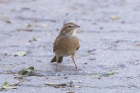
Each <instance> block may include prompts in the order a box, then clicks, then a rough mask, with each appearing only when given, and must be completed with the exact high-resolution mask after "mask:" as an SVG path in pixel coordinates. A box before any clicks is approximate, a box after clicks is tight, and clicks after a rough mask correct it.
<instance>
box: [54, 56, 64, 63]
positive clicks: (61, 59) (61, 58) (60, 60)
mask: <svg viewBox="0 0 140 93" xmlns="http://www.w3.org/2000/svg"><path fill="white" fill-rule="evenodd" d="M62 61H63V57H59V59H58V63H62ZM52 62H56V56H54V57H53V59H52V60H51V63H52Z"/></svg>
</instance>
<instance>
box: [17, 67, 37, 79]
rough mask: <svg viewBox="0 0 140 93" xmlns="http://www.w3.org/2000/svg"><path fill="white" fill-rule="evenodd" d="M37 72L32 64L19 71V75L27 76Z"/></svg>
mask: <svg viewBox="0 0 140 93" xmlns="http://www.w3.org/2000/svg"><path fill="white" fill-rule="evenodd" d="M35 72H36V70H34V67H33V66H31V67H29V68H28V69H26V68H23V69H21V70H20V71H18V75H22V76H25V77H27V76H31V75H34V73H35Z"/></svg>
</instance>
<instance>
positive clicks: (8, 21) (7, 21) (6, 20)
mask: <svg viewBox="0 0 140 93" xmlns="http://www.w3.org/2000/svg"><path fill="white" fill-rule="evenodd" d="M4 21H5V22H6V23H9V24H11V23H12V22H11V21H10V20H8V19H5V20H4Z"/></svg>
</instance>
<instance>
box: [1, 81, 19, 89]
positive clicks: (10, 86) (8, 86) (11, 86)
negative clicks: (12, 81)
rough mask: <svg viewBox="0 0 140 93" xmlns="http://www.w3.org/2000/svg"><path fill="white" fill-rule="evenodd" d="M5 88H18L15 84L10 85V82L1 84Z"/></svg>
mask: <svg viewBox="0 0 140 93" xmlns="http://www.w3.org/2000/svg"><path fill="white" fill-rule="evenodd" d="M1 87H2V88H3V89H16V88H17V87H15V86H14V85H9V84H8V82H4V83H3V85H2V86H1Z"/></svg>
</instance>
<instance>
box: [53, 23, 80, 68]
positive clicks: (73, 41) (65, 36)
mask: <svg viewBox="0 0 140 93" xmlns="http://www.w3.org/2000/svg"><path fill="white" fill-rule="evenodd" d="M79 27H80V26H78V25H76V24H74V23H71V22H70V23H67V24H65V25H64V26H63V27H62V29H61V31H60V33H59V35H58V36H57V37H56V39H55V41H54V43H53V52H54V53H55V56H54V57H53V59H52V60H51V62H56V70H57V63H62V61H63V57H65V56H70V55H71V56H72V60H73V62H74V64H75V66H76V69H77V65H76V63H75V60H74V56H75V52H76V51H77V50H78V49H79V47H80V43H79V39H78V37H77V36H76V30H77V28H79Z"/></svg>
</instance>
